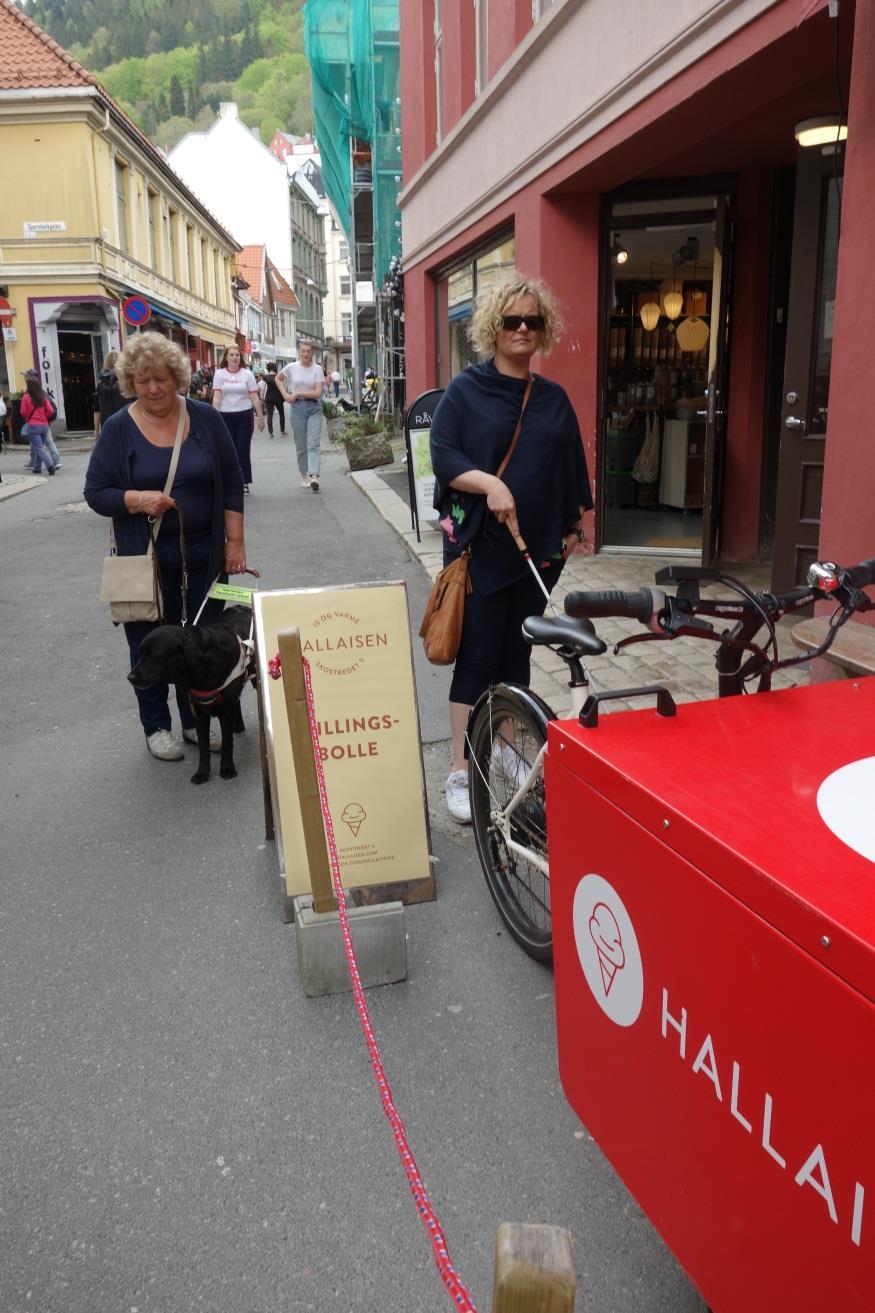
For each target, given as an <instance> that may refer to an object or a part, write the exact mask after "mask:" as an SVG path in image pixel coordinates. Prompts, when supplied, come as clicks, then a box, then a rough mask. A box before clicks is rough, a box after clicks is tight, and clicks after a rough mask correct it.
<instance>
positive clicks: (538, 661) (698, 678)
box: [352, 470, 808, 714]
mask: <svg viewBox="0 0 875 1313" xmlns="http://www.w3.org/2000/svg"><path fill="white" fill-rule="evenodd" d="M352 478H353V479H354V480H355V482H356V483H357V484H358V486H359V488H360V489H361V490H362V492H364V494H365V495H366V496H367V497H368V498H369V499H370V500H371V501H372V502H373V504H374V506H375V507H376V508H377V510H378V511H379V512H380V514H381V515H382V516H383V518H384V519H385V520H386V522H387V523H388V524H391V525H392V527H393V528H394V529H395V531H396V533H398V534H399V536H400V537H401V538H402V539H403V540H404V541H405V542H406V543H407V545H408V547H409V548H410V551H411V552H412V553H413V554H414V555H415V556H416V557H418V558H419V560H420V562H421V563H422V566H423V567H424V569H425V570H426V571H427V572H428V574H429V575H430V576H431V577H432V578H434V576H435V575H436V574H437V572H438V571H439V570H440V568H441V564H442V560H441V536H440V530H438V529H435V528H433V527H432V526H431V525H430V524H423V525H422V526H421V535H422V541H421V542H417V539H416V533H415V532H414V531H413V530H412V529H411V527H410V510H409V508H408V506H407V503H406V502H405V501H404V500H403V499H402V498H401V497H399V496H398V494H397V493H396V492H395V491H394V490H393V489H392V488H390V487H389V486H388V484H387V483H386V482H385V480H384V479H381V478H380V475H379V473H378V472H377V471H376V470H364V471H361V472H359V473H357V474H353V475H352ZM683 559H684V558H679V557H677V556H673V557H667V556H666V557H662V556H654V555H651V554H650V553H646V554H645V553H641V554H634V555H631V554H626V553H622V554H618V553H607V552H604V553H600V554H599V555H598V556H585V555H583V554H582V553H581V554H578V555H575V556H573V557H572V558H571V560H570V561H569V562H568V564H567V565H566V567H565V570H564V571H563V574H562V579H561V581H560V583H559V585H558V587H557V588H556V590H555V593H554V598H555V601H556V603H557V606H559V608H560V609H561V607H562V602H563V599H564V597H565V595H566V593H569V592H571V591H573V590H574V589H578V588H583V589H599V588H618V589H624V590H631V589H637V588H641V587H642V586H653V577H654V574H655V573H656V571H657V570H658V569H659V568H660V567H661V566H663V565H668V564H678V563H680V562H682V561H683ZM686 559H687V562H688V563H696V562H695V558H692V557H690V558H686ZM737 577H738V578H739V579H741V580H742V582H743V583H745V584H746V585H747V586H748V587H749V588H753V589H754V590H757V589H763V588H767V587H768V582H769V575H768V568H767V567H766V566H762V565H755V566H744V567H739V568H738V569H737ZM703 591H706V592H707V591H710V592H711V593H712V595H713V596H717V595H722V596H726V595H728V593H727V590H726V588H725V587H723V586H716V587H709V588H708V589H704V590H703ZM794 623H795V622H794V621H793V620H783V621H781V623H780V624H779V625H778V646H779V651H780V653H781V655H782V656H792V655H797V654H798V653H797V649H796V648H795V647H794V646H793V643H792V640H791V638H790V629H791V628H792V626H793V624H794ZM596 628H597V630H598V633H599V636H600V637H601V638H602V639H604V641H605V642H606V643H607V644H608V650H607V652H606V653H605V654H604V655H603V656H600V657H594V658H593V659H592V660H591V661H590V662H589V663H588V665H589V670H590V673H591V675H592V677H593V683H594V684H595V685H596V686H597V687H599V688H604V689H616V688H634V687H636V686H637V685H640V684H652V683H660V684H664V685H665V686H666V687H667V688H668V689H669V691H670V692H671V694H672V695H673V697H674V698H675V701H677V702H690V701H695V700H702V699H706V698H712V697H716V695H717V677H716V673H715V670H714V656H715V652H716V648H715V646H714V644H712V643H710V642H703V641H701V640H699V639H693V638H683V639H676V640H674V641H673V642H672V643H657V642H653V643H639V644H635V645H633V646H631V647H628V648H626V649H624V650H623V651H621V652H619V653H618V654H617V655H614V652H613V644H615V643H616V642H618V641H619V640H620V639H622V638H624V637H626V636H627V635H629V634H634V633H641V632H642V630H641V626H640V625H639V624H638V622H637V621H634V620H600V621H598V623H597V625H596ZM564 676H565V663H564V661H563V660H562V659H561V657H558V656H556V655H555V653H553V652H549V651H546V650H544V649H540V650H539V649H535V650H534V652H533V653H532V688H533V689H534V691H535V692H536V693H538V694H540V696H541V697H542V698H544V700H545V701H546V702H547V703H548V704H549V705H550V706H551V707H553V708H554V710H556V711H558V712H559V713H560V714H561V713H562V712H563V711H564V710H565V709H566V708H567V706H568V685H567V680H566V679H565V678H564ZM807 683H808V664H807V663H804V664H802V665H799V666H796V667H794V668H792V669H790V670H786V671H780V672H779V673H778V674H777V675H776V676H775V679H774V684H773V687H774V688H790V687H793V686H795V685H797V684H807ZM632 705H636V704H633V703H630V702H628V701H626V700H624V699H618V700H617V701H616V702H610V703H607V704H606V705H605V708H604V709H605V711H606V712H607V711H609V710H610V711H621V710H624V709H627V708H628V707H630V706H632Z"/></svg>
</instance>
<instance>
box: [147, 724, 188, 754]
mask: <svg viewBox="0 0 875 1313" xmlns="http://www.w3.org/2000/svg"><path fill="white" fill-rule="evenodd" d="M146 747H147V748H148V749H149V751H150V752H151V754H152V756H153V757H157V758H158V760H159V761H182V760H184V758H185V753H184V752H183V750H182V744H181V743H180V741H179V739H175V738H174V737H173V735H172V734H171V733H170V730H169V729H156V731H155V733H154V734H147V735H146Z"/></svg>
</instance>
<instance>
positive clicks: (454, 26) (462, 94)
mask: <svg viewBox="0 0 875 1313" xmlns="http://www.w3.org/2000/svg"><path fill="white" fill-rule="evenodd" d="M441 8H442V12H443V24H444V30H443V42H442V44H443V60H442V64H441V67H442V70H443V87H442V95H441V105H442V108H443V121H442V123H441V130H442V135H443V136H444V137H446V136H447V134H448V133H449V132H451V131H452V130H453V128H454V127H455V125H456V124H457V123H458V121H459V119H460V118H461V117H462V115H463V114H464V113H465V110H466V109H467V108H468V106H469V105H470V104H471V102H472V101H473V99H474V6H473V4H472V3H471V0H444V3H443V5H442V6H441ZM432 48H434V39H433V38H432Z"/></svg>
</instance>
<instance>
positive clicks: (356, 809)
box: [340, 802, 367, 838]
mask: <svg viewBox="0 0 875 1313" xmlns="http://www.w3.org/2000/svg"><path fill="white" fill-rule="evenodd" d="M366 816H367V812H366V811H365V809H364V807H363V806H362V805H361V803H360V802H348V803H347V804H346V806H345V807H344V809H343V811H342V812H341V813H340V819H341V820H342V821H343V823H344V824H345V825H348V826H349V828H350V829H351V830H352V837H353V838H356V836H357V835H358V832H359V830H360V829H361V827H362V821H364V819H365V817H366Z"/></svg>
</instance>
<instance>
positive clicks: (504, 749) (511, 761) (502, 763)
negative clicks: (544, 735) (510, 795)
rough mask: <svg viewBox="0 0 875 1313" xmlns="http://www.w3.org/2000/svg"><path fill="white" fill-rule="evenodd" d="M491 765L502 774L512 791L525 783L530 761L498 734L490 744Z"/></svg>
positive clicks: (530, 766)
mask: <svg viewBox="0 0 875 1313" xmlns="http://www.w3.org/2000/svg"><path fill="white" fill-rule="evenodd" d="M492 765H493V768H494V769H495V770H497V771H499V772H500V773H501V774H502V775H503V776H504V778H505V779H506V780H507V782H508V784H509V785H510V786H511V788H512V789H513V790H514V792H516V790H517V789H518V788H519V787H520V785H521V784H524V783H525V780H526V776H527V775H528V773H529V771H530V770H531V768H532V765H531V762H529V761H526V759H525V757H524V756H522V754H521V753H519V752H517V750H516V748H515V747H514V746H513V744H512V743H508V742H507V740H506V739H503V738H502V737H501V735H500V734H499V735H498V737H497V738H496V740H495V742H494V743H493V745H492Z"/></svg>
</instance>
